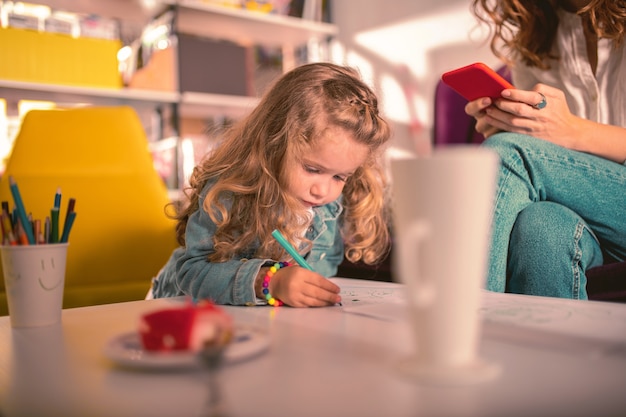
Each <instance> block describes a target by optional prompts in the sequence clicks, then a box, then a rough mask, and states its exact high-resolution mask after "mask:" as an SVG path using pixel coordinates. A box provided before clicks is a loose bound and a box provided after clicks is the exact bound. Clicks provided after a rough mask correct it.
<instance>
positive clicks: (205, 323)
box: [139, 301, 233, 352]
mask: <svg viewBox="0 0 626 417" xmlns="http://www.w3.org/2000/svg"><path fill="white" fill-rule="evenodd" d="M139 335H140V338H141V343H142V345H143V347H144V349H145V350H147V351H156V352H169V351H191V352H199V351H200V350H202V349H203V348H206V347H208V346H216V347H221V346H224V345H226V344H228V343H229V342H230V340H231V339H232V336H233V322H232V317H231V316H230V315H228V314H227V313H226V311H224V310H223V309H222V308H220V307H218V306H216V305H215V304H213V303H211V302H208V301H201V302H199V303H197V304H193V303H191V302H189V303H187V304H185V305H184V306H181V307H169V308H165V309H162V310H157V311H152V312H150V313H147V314H144V315H143V316H142V317H141V319H140V322H139Z"/></svg>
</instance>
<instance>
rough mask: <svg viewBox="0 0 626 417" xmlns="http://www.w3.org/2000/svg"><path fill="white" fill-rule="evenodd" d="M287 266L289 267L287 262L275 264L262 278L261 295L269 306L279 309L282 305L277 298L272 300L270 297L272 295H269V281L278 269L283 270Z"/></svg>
mask: <svg viewBox="0 0 626 417" xmlns="http://www.w3.org/2000/svg"><path fill="white" fill-rule="evenodd" d="M287 266H289V262H276V263H275V264H274V265H272V266H271V267H270V269H268V270H267V273H266V274H265V276H264V277H263V295H265V299H266V300H267V304H269V305H271V306H274V307H280V306H282V305H283V304H284V303H283V302H282V301H280V300H279V299H278V298H274V297H272V294H270V280H271V279H272V277H273V276H274V274H275V273H276V271H278V270H279V269H280V268H285V267H287Z"/></svg>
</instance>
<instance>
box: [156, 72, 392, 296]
mask: <svg viewBox="0 0 626 417" xmlns="http://www.w3.org/2000/svg"><path fill="white" fill-rule="evenodd" d="M389 137H390V129H389V126H388V124H387V122H386V121H385V120H384V119H383V118H382V117H381V116H380V115H379V113H378V100H377V98H376V96H375V95H374V93H373V92H372V91H371V89H370V88H369V87H368V86H367V85H366V84H365V83H363V82H362V81H361V80H360V78H359V77H358V74H357V73H356V72H355V71H354V70H352V69H350V68H346V67H342V66H338V65H334V64H329V63H314V64H307V65H302V66H300V67H297V68H295V69H293V70H292V71H290V72H288V73H286V74H284V75H283V76H282V77H281V78H280V79H279V80H278V81H277V82H276V84H275V85H274V86H273V87H272V88H271V89H270V90H268V92H267V93H266V94H265V96H264V97H263V98H262V99H261V101H260V103H259V105H258V106H257V107H256V108H255V109H254V110H253V111H252V113H251V114H250V115H249V116H248V117H246V118H245V119H242V120H241V121H240V122H239V123H237V124H235V125H234V126H233V127H232V128H231V129H230V130H229V131H228V132H227V133H226V135H225V137H224V140H223V142H222V143H221V144H220V146H218V147H217V148H216V149H214V150H213V151H212V152H211V153H210V154H209V155H208V156H207V157H206V158H205V159H204V160H203V161H202V163H201V164H200V165H198V166H197V167H196V168H195V169H194V172H193V175H192V176H191V179H190V181H189V182H190V186H189V189H187V190H186V194H187V196H188V198H189V201H188V204H187V205H186V206H185V208H184V209H183V210H182V211H181V212H180V213H178V215H177V217H176V219H177V220H178V224H177V236H178V241H179V243H180V245H181V247H179V248H178V249H176V250H175V251H174V252H173V254H172V256H171V257H170V259H169V261H168V262H167V264H166V265H165V266H164V268H163V269H162V270H161V272H160V273H159V274H158V276H157V277H156V278H155V279H154V282H153V289H152V292H153V294H152V295H153V296H154V297H171V296H179V295H189V296H191V297H193V298H195V299H203V298H207V299H210V300H212V301H214V302H216V303H218V304H234V305H255V304H266V303H269V304H273V305H281V304H283V303H284V304H287V305H290V306H293V307H308V306H310V307H313V306H327V305H334V304H336V303H339V302H340V301H341V297H340V295H339V290H340V289H339V287H338V286H337V285H335V284H334V283H332V282H331V281H329V280H327V279H326V278H325V277H330V276H333V275H335V274H336V272H337V267H338V265H339V264H340V263H341V262H342V260H343V257H344V253H345V256H346V258H347V259H349V260H350V261H352V262H355V261H359V260H360V261H363V262H365V263H368V264H374V263H376V262H378V261H380V260H382V259H383V258H384V256H385V255H386V253H387V252H388V250H389V243H390V239H389V232H388V222H387V220H388V219H387V215H386V214H387V213H386V204H385V198H384V196H385V189H386V179H385V176H384V173H383V169H382V167H381V164H380V157H381V154H382V151H383V149H384V145H385V144H386V143H387V141H388V139H389ZM274 229H278V230H279V231H280V232H281V233H282V234H283V235H284V236H285V237H286V239H287V240H288V241H289V242H290V243H291V244H293V245H294V247H296V248H298V249H299V252H300V253H301V254H303V256H304V258H305V259H306V261H307V262H308V263H309V265H310V266H311V267H312V269H313V270H314V271H315V272H313V271H310V270H308V269H305V268H302V267H300V266H298V265H297V264H295V263H294V262H293V260H292V259H291V258H290V257H289V255H288V254H287V252H286V251H285V250H284V249H283V247H282V246H280V244H279V243H278V242H277V241H276V240H275V239H274V238H273V237H272V231H273V230H274ZM344 246H345V247H344Z"/></svg>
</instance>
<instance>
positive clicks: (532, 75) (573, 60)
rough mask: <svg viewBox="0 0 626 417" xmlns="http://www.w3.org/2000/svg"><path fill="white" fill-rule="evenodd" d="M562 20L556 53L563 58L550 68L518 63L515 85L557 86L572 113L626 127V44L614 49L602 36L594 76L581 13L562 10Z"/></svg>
mask: <svg viewBox="0 0 626 417" xmlns="http://www.w3.org/2000/svg"><path fill="white" fill-rule="evenodd" d="M559 19H560V22H559V27H558V32H557V39H556V44H555V52H556V53H557V56H559V57H560V60H558V61H551V62H550V64H551V66H552V68H550V69H549V70H542V69H539V68H534V67H533V68H530V67H528V66H526V65H524V64H522V63H516V65H515V66H514V68H513V70H512V76H513V84H514V85H515V87H517V88H519V89H522V90H530V89H532V87H534V85H535V84H537V83H539V82H541V83H543V84H546V85H549V86H552V87H555V88H558V89H560V90H562V91H563V92H564V93H565V97H566V98H567V104H568V106H569V109H570V111H571V112H572V113H573V114H575V115H577V116H579V117H582V118H585V119H588V120H591V121H594V122H597V123H602V124H609V125H614V126H621V127H625V128H626V47H625V46H626V45H625V44H622V45H621V46H620V48H618V49H615V48H614V47H613V43H612V42H611V41H610V40H608V39H600V40H599V41H598V67H597V69H596V74H595V75H594V73H593V71H592V69H591V65H590V64H589V60H588V59H587V46H586V41H585V35H584V31H583V26H582V21H581V18H580V16H578V15H576V14H575V13H568V12H566V11H564V10H560V12H559Z"/></svg>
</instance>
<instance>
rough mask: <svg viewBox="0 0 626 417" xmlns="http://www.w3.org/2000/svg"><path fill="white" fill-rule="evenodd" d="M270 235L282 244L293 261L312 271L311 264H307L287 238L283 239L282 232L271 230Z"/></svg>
mask: <svg viewBox="0 0 626 417" xmlns="http://www.w3.org/2000/svg"><path fill="white" fill-rule="evenodd" d="M272 236H273V237H274V239H276V240H277V241H278V243H280V246H282V247H283V248H284V249H285V250H286V251H287V252H288V253H289V255H291V257H292V258H293V259H294V261H296V262H297V263H298V265H300V266H301V267H302V268H306V269H308V270H309V271H313V268H311V265H309V264H308V263H307V261H305V260H304V258H303V257H302V255H300V254H299V253H298V251H297V250H296V249H295V248H294V247H293V246H291V244H290V243H289V242H288V241H287V239H285V236H283V234H282V233H280V232H279V231H278V229H276V230H274V231H273V232H272Z"/></svg>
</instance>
